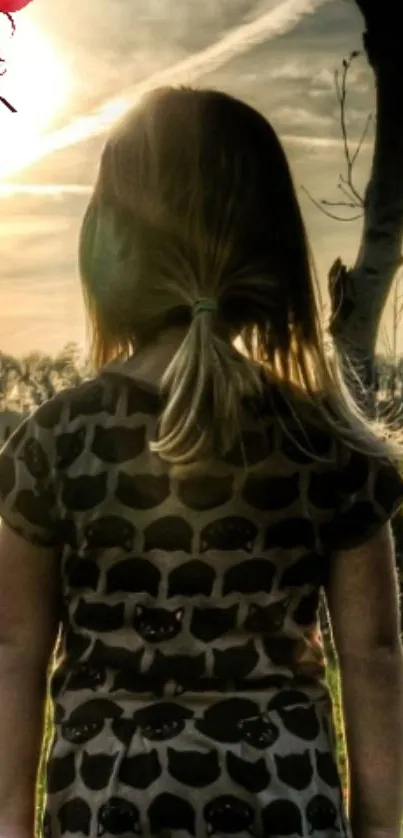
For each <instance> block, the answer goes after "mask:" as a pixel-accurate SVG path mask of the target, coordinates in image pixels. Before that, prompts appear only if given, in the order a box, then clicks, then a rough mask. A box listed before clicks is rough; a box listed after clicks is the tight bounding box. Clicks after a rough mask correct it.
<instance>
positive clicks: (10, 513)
mask: <svg viewBox="0 0 403 838" xmlns="http://www.w3.org/2000/svg"><path fill="white" fill-rule="evenodd" d="M58 414H59V405H57V403H52V402H48V403H47V404H46V405H43V407H39V408H38V409H37V410H36V411H35V412H34V413H33V414H32V415H31V416H30V417H29V418H28V419H26V420H25V421H24V422H23V423H22V424H21V425H20V426H19V427H18V428H17V430H16V431H15V433H14V434H13V435H12V436H11V437H10V438H9V440H8V441H7V443H6V445H5V446H4V447H3V449H2V450H1V452H0V517H1V518H2V519H3V520H4V521H5V522H6V523H7V525H8V526H9V527H10V528H11V529H12V530H14V531H15V532H17V533H18V534H19V535H21V536H22V537H23V538H25V539H26V540H27V541H30V542H32V543H34V544H39V545H43V546H48V547H51V546H56V545H57V544H58V536H57V533H58V525H57V522H58V515H57V493H56V481H55V457H54V427H53V425H54V422H55V420H56V418H57V415H58Z"/></svg>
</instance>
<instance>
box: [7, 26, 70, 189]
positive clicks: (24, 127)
mask: <svg viewBox="0 0 403 838" xmlns="http://www.w3.org/2000/svg"><path fill="white" fill-rule="evenodd" d="M15 22H16V33H15V35H14V38H12V39H10V37H9V35H10V27H9V24H8V21H7V20H6V18H5V17H4V15H0V56H1V57H4V58H5V59H6V67H7V73H6V75H4V76H1V77H0V96H2V97H4V98H5V99H7V100H8V101H9V102H10V104H11V105H13V107H15V108H16V110H17V113H11V111H9V110H8V108H6V107H5V106H4V105H3V104H2V103H1V102H0V178H5V177H7V174H8V173H9V172H12V171H13V170H15V168H16V167H18V162H19V161H20V160H21V161H22V160H23V159H24V158H25V156H26V153H27V148H28V147H29V146H30V145H35V144H36V142H37V141H38V140H39V139H40V138H41V136H42V135H43V134H44V133H45V132H46V131H47V130H48V129H49V127H51V126H52V123H53V122H54V121H55V119H56V117H57V116H58V115H59V113H60V112H61V111H62V110H63V108H64V107H65V105H66V102H67V101H68V99H69V94H70V92H71V77H70V73H69V68H68V65H67V63H65V62H64V61H63V58H62V57H61V56H59V54H58V52H57V51H56V49H55V47H54V46H53V45H52V43H51V41H50V39H49V37H48V36H46V35H45V34H44V33H43V32H41V30H40V29H39V27H38V26H37V25H36V24H35V23H34V21H33V20H32V19H30V18H29V17H28V16H24V13H21V14H20V15H18V16H17V15H16V16H15Z"/></svg>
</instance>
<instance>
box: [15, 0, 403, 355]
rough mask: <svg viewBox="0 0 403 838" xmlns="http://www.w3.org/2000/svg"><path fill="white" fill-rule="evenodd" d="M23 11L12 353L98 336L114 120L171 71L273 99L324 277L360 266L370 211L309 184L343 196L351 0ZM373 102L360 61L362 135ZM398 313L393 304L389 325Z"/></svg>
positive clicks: (109, 1) (353, 21) (266, 103)
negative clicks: (88, 230)
mask: <svg viewBox="0 0 403 838" xmlns="http://www.w3.org/2000/svg"><path fill="white" fill-rule="evenodd" d="M72 7H74V8H76V9H77V11H76V12H73V13H72ZM15 22H16V25H17V29H16V34H15V36H14V38H13V39H12V40H10V39H9V29H8V27H7V22H6V21H5V20H4V19H2V20H0V48H1V51H0V55H4V57H6V58H7V68H8V71H7V74H6V75H5V76H3V77H1V78H0V95H1V96H3V97H6V98H7V99H8V100H9V101H10V102H11V103H12V104H13V106H14V107H15V108H16V109H17V113H16V114H14V113H11V112H10V111H9V110H8V109H6V108H5V107H4V106H1V103H0V351H3V352H10V353H13V354H16V355H22V354H24V353H28V352H30V351H31V350H41V351H43V352H47V353H52V354H53V353H57V352H58V351H59V350H61V349H62V347H63V346H64V345H65V344H66V343H68V342H71V341H74V342H77V343H78V344H79V345H80V346H82V347H84V348H85V347H86V327H85V316H84V310H83V305H82V300H81V292H80V283H79V278H78V270H77V241H78V234H79V229H80V224H81V220H82V216H83V213H84V211H85V208H86V204H87V202H88V199H89V196H90V194H91V188H92V185H93V183H94V179H95V176H96V172H97V167H98V163H99V157H100V154H101V151H102V148H103V145H104V142H105V137H106V133H107V131H108V130H109V129H110V127H112V126H113V124H114V122H115V121H116V119H118V118H119V117H120V116H121V115H122V114H123V113H124V112H125V111H126V110H127V109H128V108H130V107H131V106H132V105H134V104H135V103H136V101H137V100H138V98H139V96H140V95H141V93H142V92H143V91H145V90H147V89H150V88H153V87H156V86H158V85H159V84H162V83H163V84H166V83H170V82H172V83H178V82H181V83H191V84H194V85H197V86H202V87H204V86H209V87H215V88H220V89H223V90H225V91H228V92H229V93H232V94H233V95H236V96H238V97H241V98H243V99H244V100H246V101H247V102H249V103H250V104H252V105H254V106H255V107H257V108H258V109H259V110H261V111H262V112H263V113H264V114H265V116H266V117H268V119H269V120H270V121H271V123H272V124H273V126H274V128H275V129H276V130H277V132H278V134H279V136H280V138H281V140H282V142H283V144H284V147H285V150H286V153H287V156H288V159H289V161H290V164H291V168H292V171H293V175H294V179H295V183H296V186H297V188H298V193H299V197H300V201H301V206H302V210H303V215H304V218H305V222H306V225H307V228H308V234H309V236H310V240H311V245H312V248H313V253H314V257H315V260H316V264H317V268H318V273H319V277H320V281H321V285H322V287H323V289H324V290H325V291H326V288H327V273H328V270H329V268H330V266H331V265H332V263H333V261H334V260H335V259H336V258H337V257H338V256H340V257H341V258H342V259H343V261H344V262H345V263H346V264H347V265H350V264H352V262H353V261H354V259H355V256H356V253H357V249H358V244H359V237H360V229H361V221H360V220H358V221H335V220H332V219H329V218H327V217H326V216H325V215H324V214H323V213H322V212H320V210H318V209H317V208H316V207H315V206H314V204H313V203H312V201H311V200H310V199H309V198H308V196H307V194H306V191H308V193H309V194H310V195H311V196H312V197H313V198H314V199H316V200H319V201H320V200H321V199H326V200H337V198H338V196H339V192H338V188H337V183H338V176H339V173H340V172H343V168H344V160H343V145H342V142H341V137H340V121H339V109H338V104H337V100H336V96H335V90H334V71H335V70H336V69H337V68H338V67H340V65H341V61H342V60H343V58H344V57H347V56H348V55H349V53H350V52H351V51H352V50H355V49H360V48H361V33H362V28H363V27H362V19H361V17H360V14H359V12H358V9H357V7H356V5H355V3H354V2H353V0H147V2H146V3H145V2H144V0H85V2H83V3H74V4H72V3H71V0H57V2H55V0H33V2H32V3H31V4H30V5H29V6H28V7H27V8H26V9H25V10H24V11H21V12H20V13H18V14H16V15H15ZM373 105H374V91H373V79H372V74H371V71H370V69H369V68H368V66H367V65H366V62H365V59H364V58H359V59H357V61H356V62H354V65H353V67H352V70H351V73H350V85H349V90H348V125H349V134H350V137H351V140H352V144H353V147H354V141H357V139H358V138H359V136H360V134H361V131H362V129H363V126H364V124H365V120H366V118H367V115H368V113H369V112H371V110H372V109H373ZM371 154H372V137H371V133H370V134H369V137H368V140H367V141H366V143H365V144H364V146H363V150H362V153H361V155H360V157H359V158H358V161H357V167H356V183H357V187H358V189H359V190H360V191H362V190H363V188H364V186H365V183H366V180H367V178H368V173H369V167H370V163H371ZM342 214H343V213H342ZM344 216H345V217H347V218H348V217H349V212H348V211H344ZM391 324H392V318H391V306H390V305H389V306H388V307H387V311H386V314H385V317H384V323H383V326H382V335H384V334H386V332H387V331H389V332H390V330H391ZM400 350H401V351H403V338H402V345H401V346H400Z"/></svg>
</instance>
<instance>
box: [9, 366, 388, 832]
mask: <svg viewBox="0 0 403 838" xmlns="http://www.w3.org/2000/svg"><path fill="white" fill-rule="evenodd" d="M160 408H161V401H160V398H159V396H158V395H157V394H156V393H154V392H150V391H148V390H147V388H145V389H143V388H142V387H141V386H139V385H137V384H135V383H134V382H131V381H130V380H129V379H126V378H124V377H122V378H121V379H118V377H116V376H115V377H113V376H109V377H108V374H106V373H105V376H100V377H99V378H98V379H97V380H96V381H95V382H90V383H88V384H86V385H85V386H84V387H82V388H78V390H77V391H76V392H75V393H74V394H73V395H70V396H66V400H65V402H63V400H60V399H59V400H55V402H52V403H51V404H50V405H45V406H44V407H43V409H42V408H41V409H40V410H39V411H38V414H37V418H36V419H35V421H34V422H33V423H31V424H28V426H25V427H23V428H22V429H20V430H19V431H18V432H17V434H15V436H14V438H13V439H12V440H11V441H10V445H9V447H8V449H7V451H6V452H5V453H4V454H3V455H2V458H0V498H1V499H2V500H3V502H4V503H6V504H7V508H8V509H10V510H12V513H11V512H10V515H11V514H12V515H14V518H13V520H12V522H13V523H15V524H16V526H17V529H18V527H20V528H21V531H24V521H25V523H26V525H27V527H28V526H29V528H30V530H29V531H30V532H31V533H32V532H33V531H35V533H36V532H38V535H42V534H43V533H45V532H50V531H51V529H52V531H53V524H54V520H55V518H56V519H57V532H58V538H59V539H60V541H61V542H62V543H63V545H64V550H63V565H62V567H63V573H64V576H63V582H64V587H65V591H64V593H65V605H66V620H67V625H66V632H65V656H64V659H63V663H62V665H61V667H60V670H59V673H58V672H56V673H55V675H54V678H53V690H52V697H53V700H54V701H55V702H56V703H57V706H58V708H59V711H58V712H59V716H58V720H57V722H56V736H55V740H54V743H53V746H52V752H51V755H50V757H49V766H48V793H49V798H48V804H47V811H46V835H49V838H50V836H53V838H59V836H61V835H63V834H65V833H66V835H67V834H77V835H83V834H84V835H88V836H89V835H94V834H96V835H98V836H102V835H105V836H109V835H123V834H125V833H127V832H130V833H132V834H138V835H145V836H147V835H150V836H151V835H156V836H157V835H159V834H161V833H162V834H163V833H164V832H165V833H169V832H170V831H178V830H179V831H181V834H189V835H194V836H195V838H200V836H202V835H203V838H205V836H206V835H214V834H217V835H222V834H228V835H236V834H237V833H239V834H242V838H245V835H251V836H255V838H258V836H260V835H270V834H273V833H275V834H279V835H289V836H290V838H293V836H295V835H300V836H301V838H302V836H304V838H305V836H307V835H310V834H313V833H314V832H315V831H322V832H323V833H326V831H328V832H332V834H333V833H337V834H340V835H341V838H345V836H346V835H347V832H346V826H345V822H344V820H343V817H342V814H341V812H342V804H341V792H340V783H339V778H338V772H337V768H336V764H335V761H334V757H333V753H332V747H333V746H332V744H331V743H330V741H328V740H327V739H326V737H325V738H324V727H323V725H322V724H320V723H319V720H318V714H317V710H316V706H315V701H316V700H317V699H318V697H321V698H323V697H324V696H325V695H326V687H325V685H324V682H323V677H322V676H323V671H322V670H323V661H324V656H323V649H322V648H321V643H320V637H318V635H317V634H315V629H316V628H317V624H318V605H319V588H320V586H321V585H322V584H323V580H324V579H325V576H326V551H325V548H324V545H326V544H327V543H328V541H329V538H331V537H333V535H332V527H333V528H334V509H335V506H337V505H338V506H339V507H340V510H341V515H342V518H343V521H344V523H345V525H346V528H347V529H346V531H348V534H349V537H350V535H351V537H352V535H353V532H352V531H353V527H354V514H355V513H354V510H351V508H350V506H349V497H350V495H351V493H354V496H357V498H358V500H359V503H360V504H361V507H359V508H358V507H356V509H357V508H358V511H359V509H361V510H362V509H363V508H364V506H365V510H366V512H365V517H366V521H367V522H369V524H370V523H371V521H372V522H375V521H376V520H378V518H379V515H380V514H381V513H382V503H383V502H384V501H383V497H387V498H388V502H389V499H390V497H391V496H392V495H393V492H394V491H395V489H396V487H395V486H394V485H393V481H392V480H391V478H390V475H384V474H383V473H380V475H379V478H378V479H377V480H376V481H373V480H371V481H370V485H371V486H376V498H375V497H374V498H372V497H368V492H367V490H366V483H367V481H368V468H367V467H366V466H365V463H363V461H362V459H361V460H360V457H359V455H358V459H357V455H354V456H351V457H350V459H349V461H348V462H347V464H346V466H345V469H344V472H343V473H342V474H340V475H339V477H338V478H337V480H336V479H335V480H333V481H332V482H331V484H330V482H329V474H332V468H333V466H332V463H331V458H332V456H333V454H332V443H331V442H329V438H328V436H326V434H323V433H321V432H316V431H313V432H312V433H310V434H308V436H309V438H310V441H311V443H312V447H313V448H314V450H315V453H316V454H318V455H319V456H320V457H325V458H326V457H327V456H329V462H328V463H327V464H320V465H318V463H317V462H316V463H315V462H314V461H313V460H312V457H310V455H309V445H307V441H306V439H305V438H301V440H300V443H301V446H302V448H304V449H307V450H301V448H300V447H299V446H298V445H297V446H295V444H294V443H293V442H292V441H290V439H289V437H288V436H287V434H286V433H285V432H284V433H283V431H282V430H281V428H279V427H275V426H274V423H273V421H272V419H271V418H270V416H269V414H270V411H268V416H269V418H268V420H267V427H266V428H265V432H264V433H263V435H262V433H261V432H260V431H259V433H258V432H257V431H256V427H254V429H251V430H247V431H245V433H244V435H243V442H244V443H245V445H244V450H242V447H239V450H238V448H236V449H235V448H234V450H233V451H232V452H230V453H229V454H228V455H227V457H226V458H225V461H224V463H223V464H222V468H221V470H220V469H217V473H216V472H215V468H212V470H211V473H209V474H208V475H207V476H206V475H204V476H203V477H200V478H195V477H191V478H189V479H187V480H184V481H177V480H175V479H171V478H170V477H169V476H168V475H167V473H166V472H165V471H164V469H163V468H161V465H160V464H159V463H157V462H156V459H157V458H155V457H153V456H152V455H151V454H150V452H149V449H148V442H149V441H150V440H151V439H153V438H155V429H156V423H157V420H158V415H159V411H160ZM245 453H246V455H247V456H246V459H247V461H248V463H249V465H250V467H251V470H250V471H249V473H248V472H245V471H244V461H245V456H244V455H245ZM333 453H334V452H333ZM266 464H268V467H266ZM55 474H56V484H57V485H56V489H57V491H56V489H55ZM21 475H23V480H22V478H21ZM384 486H386V488H385V491H384V492H383V487H384ZM45 501H46V502H45ZM357 514H358V513H357ZM343 516H344V517H343ZM359 517H360V516H359ZM10 520H11V519H10ZM360 521H361V523H362V518H361V517H360ZM360 526H361V524H360ZM321 663H322V668H321ZM61 676H63V677H61ZM297 688H298V691H299V698H298V700H297V699H296V698H295V695H294V698H293V699H290V700H289V701H288V703H287V701H286V700H285V697H286V695H287V692H292V691H294V693H297ZM267 690H270V691H271V692H270V694H272V693H273V692H274V693H275V696H277V697H282V698H283V699H284V701H283V702H281V701H280V702H279V704H278V705H277V706H275V705H271V706H268V698H267V699H264V698H263V697H264V696H267V695H268V692H267ZM195 691H196V692H197V693H198V701H197V706H198V710H197V712H196V711H195V707H194V704H192V702H191V701H190V699H189V694H190V693H193V692H195ZM212 693H213V694H214V696H215V697H214V700H212V698H211V695H212ZM217 693H218V695H217ZM256 695H260V699H259V700H258V699H257V698H256ZM204 696H205V698H204ZM252 696H253V698H252ZM188 699H189V700H188ZM150 702H151V703H150ZM141 743H143V744H141ZM168 779H169V788H168V787H167V780H168ZM259 795H262V797H261V798H259V799H260V801H261V803H260V804H259V806H257V805H256V806H255V805H254V803H253V799H254V796H259ZM251 796H252V797H251ZM100 798H102V799H100ZM295 800H298V805H297V804H296V803H295V802H294V801H295ZM95 801H97V802H95Z"/></svg>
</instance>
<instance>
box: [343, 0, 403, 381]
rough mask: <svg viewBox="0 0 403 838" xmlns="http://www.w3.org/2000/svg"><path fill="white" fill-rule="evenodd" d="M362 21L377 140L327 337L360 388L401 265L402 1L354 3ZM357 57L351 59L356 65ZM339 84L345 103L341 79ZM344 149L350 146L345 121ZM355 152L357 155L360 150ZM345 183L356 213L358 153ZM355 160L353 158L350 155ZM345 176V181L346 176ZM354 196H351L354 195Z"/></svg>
mask: <svg viewBox="0 0 403 838" xmlns="http://www.w3.org/2000/svg"><path fill="white" fill-rule="evenodd" d="M355 2H356V4H357V6H358V7H359V9H360V11H361V12H362V15H363V17H364V22H365V32H364V38H363V41H364V48H365V52H366V55H367V58H368V61H369V64H370V66H371V67H372V69H373V72H374V80H375V87H376V115H375V142H374V153H373V160H372V169H371V175H370V179H369V182H368V186H367V189H366V192H365V195H364V197H363V201H362V209H363V229H362V235H361V241H360V245H359V248H358V253H357V257H356V260H355V263H354V265H353V266H352V267H351V268H349V269H348V268H347V267H346V266H345V265H344V264H343V262H342V260H341V259H337V260H336V262H335V263H334V264H333V266H332V268H331V270H330V273H329V290H330V295H331V302H332V313H333V316H332V321H331V332H332V334H333V337H334V339H335V342H336V345H337V347H338V349H339V351H340V353H341V354H342V356H347V357H348V358H349V359H350V360H351V361H352V362H353V364H354V365H355V367H356V369H357V372H358V373H359V375H360V377H361V380H362V381H363V383H364V385H365V388H366V389H367V390H368V389H370V388H371V387H372V386H373V383H374V359H375V347H376V341H377V336H378V331H379V325H380V320H381V316H382V312H383V309H384V306H385V302H386V300H387V298H388V296H389V293H390V289H391V286H392V282H393V279H394V277H395V275H396V272H397V271H398V269H399V267H400V265H401V264H402V252H401V251H402V238H403V83H402V79H403V53H402V50H401V32H402V27H403V3H402V2H401V0H382V3H380V2H379V0H355ZM354 57H355V54H353V56H351V57H350V63H351V60H353V59H354ZM348 67H349V62H345V63H344V71H345V72H344V75H343V76H342V78H341V80H340V78H339V84H338V92H339V101H340V102H341V104H343V106H344V105H345V95H346V87H345V81H346V73H347V72H348ZM342 132H343V136H344V140H345V148H347V146H348V139H347V133H346V131H345V122H344V123H343V122H342ZM358 153H359V149H358ZM348 154H349V156H348V171H347V181H346V182H343V181H342V183H341V186H342V188H343V189H345V190H346V192H345V194H346V196H347V195H348V196H349V198H350V204H352V206H350V207H349V209H356V208H357V207H358V206H359V204H360V199H361V196H360V195H359V193H358V192H357V191H356V190H355V187H354V183H353V180H352V172H353V166H354V162H355V159H356V154H357V150H356V152H355V153H353V155H351V154H350V152H348ZM354 155H355V156H354ZM349 175H350V178H349ZM351 196H352V197H351Z"/></svg>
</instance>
